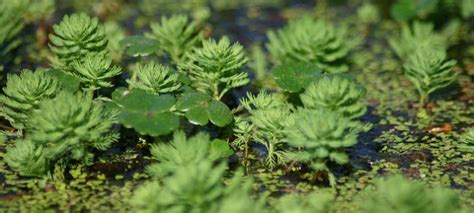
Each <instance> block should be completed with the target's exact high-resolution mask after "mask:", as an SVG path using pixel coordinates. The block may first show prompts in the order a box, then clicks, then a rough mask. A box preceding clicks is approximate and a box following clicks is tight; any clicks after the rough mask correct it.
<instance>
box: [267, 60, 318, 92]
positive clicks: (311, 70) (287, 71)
mask: <svg viewBox="0 0 474 213" xmlns="http://www.w3.org/2000/svg"><path fill="white" fill-rule="evenodd" d="M320 74H321V70H320V69H319V68H318V67H317V66H316V65H315V64H311V63H291V64H283V65H280V66H278V67H276V68H275V69H274V70H273V78H274V79H275V81H276V83H277V84H278V86H280V87H281V88H282V89H284V90H285V91H289V92H300V91H301V90H302V89H303V88H305V87H306V86H308V85H309V84H310V83H311V81H313V80H314V79H315V78H317V77H318V76H319V75H320Z"/></svg>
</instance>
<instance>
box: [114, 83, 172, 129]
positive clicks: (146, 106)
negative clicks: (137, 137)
mask: <svg viewBox="0 0 474 213" xmlns="http://www.w3.org/2000/svg"><path fill="white" fill-rule="evenodd" d="M117 92H120V91H117ZM122 94H124V93H122ZM114 96H115V97H116V96H119V95H117V94H116V95H114ZM116 102H117V103H118V104H119V105H120V106H121V107H122V110H123V111H122V113H121V115H120V122H121V123H122V124H123V125H124V126H125V127H127V128H133V129H135V130H136V131H137V132H138V133H140V134H143V135H151V136H159V135H166V134H169V133H171V132H172V131H174V130H176V129H177V128H178V127H179V116H178V115H175V114H173V113H171V112H170V109H171V108H172V107H173V105H174V104H175V102H176V100H175V98H174V97H173V96H170V95H161V96H160V95H153V94H149V93H146V92H145V91H142V90H132V91H130V92H129V93H128V94H124V95H123V96H122V97H121V98H120V97H119V99H118V100H116Z"/></svg>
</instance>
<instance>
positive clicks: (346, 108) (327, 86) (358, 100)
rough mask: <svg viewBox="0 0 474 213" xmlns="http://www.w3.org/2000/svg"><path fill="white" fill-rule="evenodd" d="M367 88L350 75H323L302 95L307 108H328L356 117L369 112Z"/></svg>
mask: <svg viewBox="0 0 474 213" xmlns="http://www.w3.org/2000/svg"><path fill="white" fill-rule="evenodd" d="M366 93H367V92H366V90H365V88H364V87H363V86H362V85H360V84H359V83H357V82H356V81H355V80H354V79H352V78H351V77H349V76H342V75H322V76H321V77H320V78H318V79H317V80H315V81H314V82H313V83H311V84H310V85H309V86H308V87H307V88H306V89H305V91H304V92H303V93H302V94H301V95H300V98H301V102H303V105H304V107H305V108H307V109H321V108H322V109H327V110H329V111H336V112H340V113H341V114H342V115H344V116H345V117H348V118H351V119H355V118H359V117H360V116H362V115H364V114H365V113H366V112H367V104H366V103H365V101H364V98H365V95H366Z"/></svg>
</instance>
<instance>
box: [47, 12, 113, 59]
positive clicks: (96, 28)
mask: <svg viewBox="0 0 474 213" xmlns="http://www.w3.org/2000/svg"><path fill="white" fill-rule="evenodd" d="M53 30H54V33H53V34H50V35H49V39H50V40H51V44H50V48H51V51H52V52H53V53H55V54H56V56H57V58H55V59H52V60H53V61H52V63H53V65H55V66H57V67H64V66H68V65H70V64H71V63H73V62H74V61H77V60H81V59H82V58H83V57H84V56H86V55H87V54H88V53H104V52H106V51H107V43H108V40H107V35H106V34H105V31H104V28H103V27H102V26H100V25H99V20H98V19H97V18H91V17H89V16H87V15H86V14H84V13H75V14H72V15H66V16H64V17H63V20H62V21H61V23H59V24H56V25H54V26H53Z"/></svg>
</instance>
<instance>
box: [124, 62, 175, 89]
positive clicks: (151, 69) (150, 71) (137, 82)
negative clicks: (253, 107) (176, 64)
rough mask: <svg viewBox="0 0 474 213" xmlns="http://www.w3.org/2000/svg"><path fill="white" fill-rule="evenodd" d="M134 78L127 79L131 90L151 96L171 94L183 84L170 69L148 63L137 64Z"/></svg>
mask: <svg viewBox="0 0 474 213" xmlns="http://www.w3.org/2000/svg"><path fill="white" fill-rule="evenodd" d="M134 72H135V73H136V78H135V79H128V80H127V83H128V84H129V85H130V87H131V88H136V89H141V90H144V91H146V92H148V93H151V94H156V95H159V94H163V93H172V92H176V91H178V90H180V89H181V87H182V86H183V84H182V83H181V82H180V81H179V80H178V78H179V74H178V73H177V72H175V71H173V70H172V69H171V68H170V67H167V66H164V65H161V64H158V63H155V62H153V61H152V62H149V63H147V64H144V65H141V64H139V65H138V66H137V67H136V68H135V71H134Z"/></svg>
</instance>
